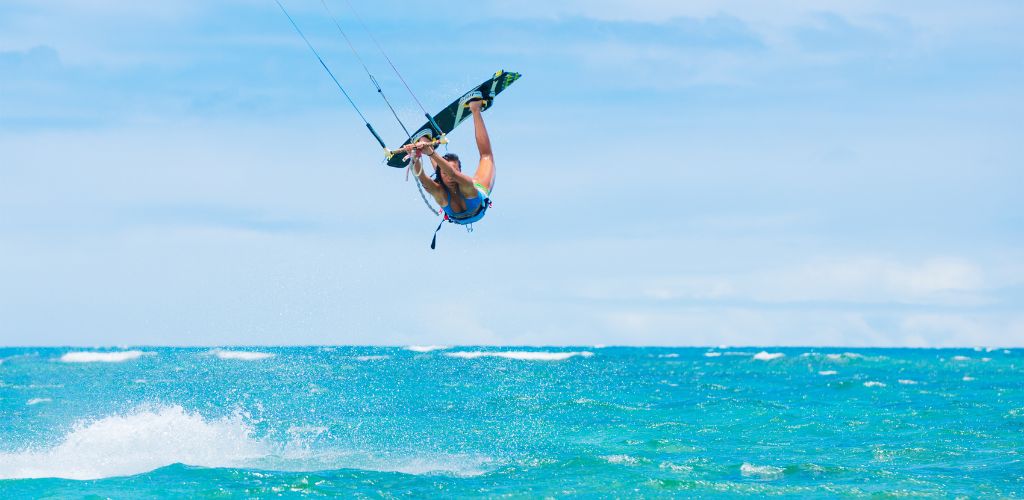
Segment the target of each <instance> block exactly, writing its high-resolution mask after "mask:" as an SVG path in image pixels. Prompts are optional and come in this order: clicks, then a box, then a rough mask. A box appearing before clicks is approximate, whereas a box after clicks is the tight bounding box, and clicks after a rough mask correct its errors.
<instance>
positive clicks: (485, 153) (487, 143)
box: [469, 101, 493, 160]
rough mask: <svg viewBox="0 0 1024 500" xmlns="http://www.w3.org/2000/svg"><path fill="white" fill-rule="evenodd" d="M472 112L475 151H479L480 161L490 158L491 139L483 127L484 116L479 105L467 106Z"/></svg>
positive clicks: (476, 103) (474, 103)
mask: <svg viewBox="0 0 1024 500" xmlns="http://www.w3.org/2000/svg"><path fill="white" fill-rule="evenodd" d="M469 109H470V111H472V112H473V130H475V132H476V149H477V150H479V151H480V159H481V160H482V159H484V158H491V157H492V156H493V155H492V153H491V137H490V136H489V135H487V127H486V126H484V115H483V113H481V112H480V103H479V101H478V102H473V103H470V104H469Z"/></svg>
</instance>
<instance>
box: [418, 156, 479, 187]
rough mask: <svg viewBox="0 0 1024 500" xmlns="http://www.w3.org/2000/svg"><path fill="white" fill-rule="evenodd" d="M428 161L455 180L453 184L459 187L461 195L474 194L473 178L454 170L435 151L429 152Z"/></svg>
mask: <svg viewBox="0 0 1024 500" xmlns="http://www.w3.org/2000/svg"><path fill="white" fill-rule="evenodd" d="M429 153H430V161H431V162H433V164H434V165H436V166H437V168H440V169H441V171H442V172H444V174H445V175H447V176H449V177H451V178H453V179H455V182H456V183H457V184H458V185H459V190H461V191H462V192H463V193H475V192H476V187H475V186H473V178H472V177H470V176H468V175H466V174H464V173H462V172H459V171H458V170H455V167H453V166H452V164H451V162H449V161H448V160H445V159H444V157H443V156H441V155H439V154H437V151H433V150H431V151H429Z"/></svg>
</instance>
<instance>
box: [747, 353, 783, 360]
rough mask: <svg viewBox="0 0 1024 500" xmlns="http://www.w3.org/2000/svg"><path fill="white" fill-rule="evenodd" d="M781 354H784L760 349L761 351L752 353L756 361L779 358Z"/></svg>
mask: <svg viewBox="0 0 1024 500" xmlns="http://www.w3.org/2000/svg"><path fill="white" fill-rule="evenodd" d="M783 356H785V354H783V353H781V352H768V351H761V352H759V353H757V354H755V355H754V359H756V360H758V361H771V360H773V359H779V358H781V357H783Z"/></svg>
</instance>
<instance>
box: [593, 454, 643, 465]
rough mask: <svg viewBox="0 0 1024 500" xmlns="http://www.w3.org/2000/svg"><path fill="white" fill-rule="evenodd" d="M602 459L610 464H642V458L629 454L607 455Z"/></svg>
mask: <svg viewBox="0 0 1024 500" xmlns="http://www.w3.org/2000/svg"><path fill="white" fill-rule="evenodd" d="M601 460H604V461H605V462H608V463H610V464H622V465H640V459H639V458H636V457H633V456H629V455H605V456H603V457H601Z"/></svg>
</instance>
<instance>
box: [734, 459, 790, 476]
mask: <svg viewBox="0 0 1024 500" xmlns="http://www.w3.org/2000/svg"><path fill="white" fill-rule="evenodd" d="M785 472H786V470H785V469H783V468H782V467H774V466H771V465H753V464H748V463H746V462H744V463H743V465H742V466H740V474H742V475H743V476H747V477H751V476H756V477H760V478H761V479H778V478H780V477H782V475H783V473H785Z"/></svg>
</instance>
